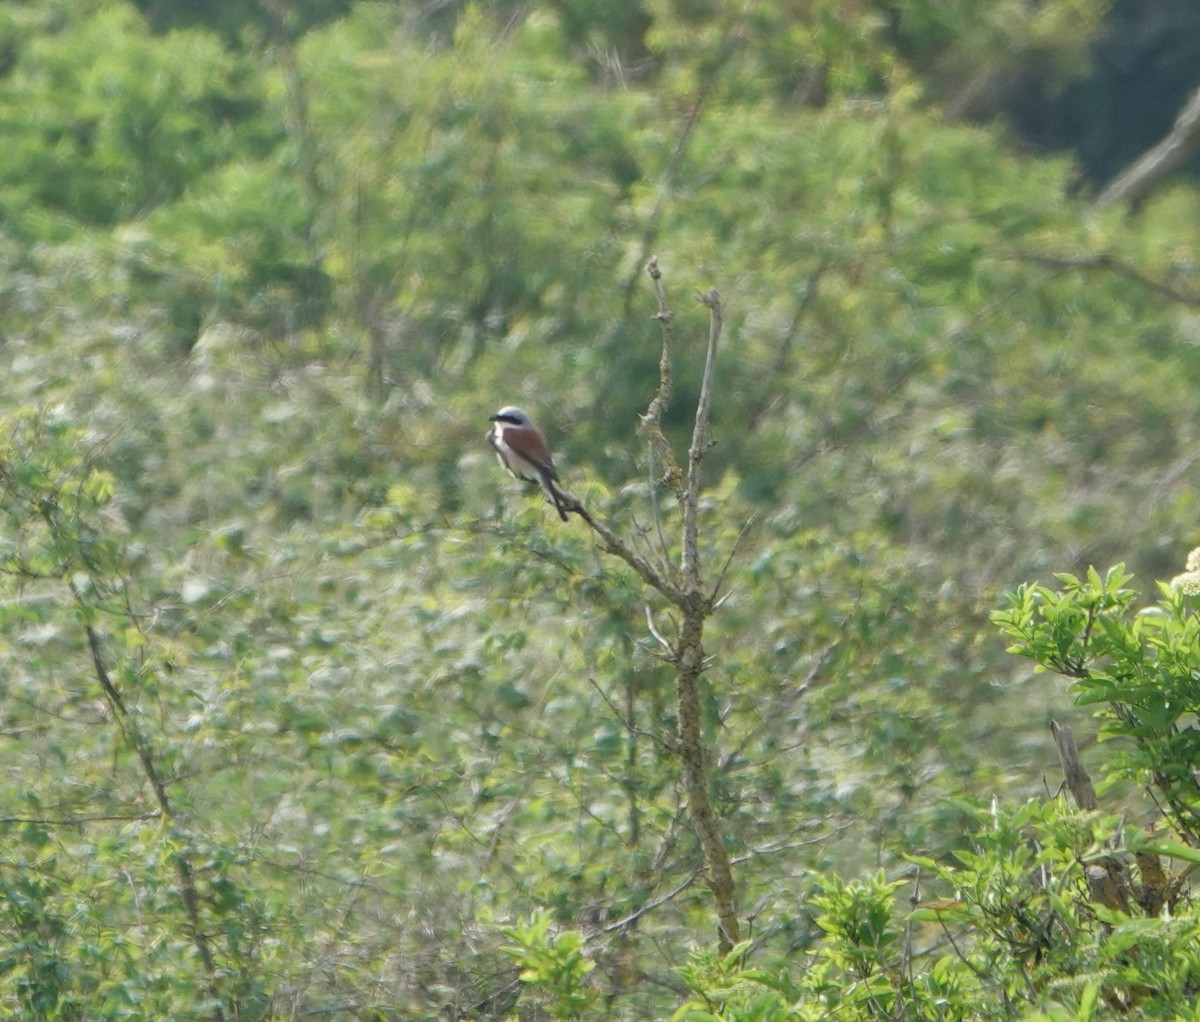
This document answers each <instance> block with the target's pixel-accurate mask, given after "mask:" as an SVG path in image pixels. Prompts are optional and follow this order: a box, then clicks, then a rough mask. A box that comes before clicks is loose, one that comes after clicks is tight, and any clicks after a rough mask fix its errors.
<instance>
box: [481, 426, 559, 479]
mask: <svg viewBox="0 0 1200 1022" xmlns="http://www.w3.org/2000/svg"><path fill="white" fill-rule="evenodd" d="M504 442H505V443H506V444H508V446H509V447H511V448H512V449H513V450H514V451H515V452H516V453H517V454H519V455H520V456H521V457H522V458H524V459H525V460H526V461H528V462H529V463H530V464H531V465H532V466H533V467H534V468H536V469H537V470H538V471H539V472H541V473H542V474H543V475H546V476H549V477H550V478H551V479H557V478H558V473H557V472H556V471H555V469H554V459H553V458H551V457H550V451H549V450H548V449H547V447H546V441H545V440H543V439H542V435H541V433H539V432H538V431H537V430H535V429H506V430H505V431H504ZM492 446H493V447H494V446H496V445H495V443H493V444H492Z"/></svg>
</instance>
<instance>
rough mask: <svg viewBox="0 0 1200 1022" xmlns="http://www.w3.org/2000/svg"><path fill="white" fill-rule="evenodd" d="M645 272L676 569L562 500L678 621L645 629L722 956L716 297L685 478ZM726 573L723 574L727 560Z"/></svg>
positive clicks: (727, 884) (667, 338)
mask: <svg viewBox="0 0 1200 1022" xmlns="http://www.w3.org/2000/svg"><path fill="white" fill-rule="evenodd" d="M646 269H647V272H648V273H649V275H650V279H651V281H652V282H653V285H654V291H655V294H656V296H657V298H658V312H657V314H656V316H655V318H656V319H657V320H658V323H659V326H660V327H661V331H662V353H661V356H660V358H659V382H658V390H657V392H656V393H655V395H654V398H653V400H651V402H650V405H649V407H648V408H647V410H646V412H645V414H644V415H643V416H642V429H643V430H644V432H645V433H646V435H647V437H648V438H649V440H650V443H651V445H652V447H653V448H654V451H655V453H656V454H657V456H658V458H659V459H660V461H661V462H662V465H663V475H662V478H661V480H660V481H661V483H662V485H664V486H665V487H667V488H668V489H669V490H670V491H671V492H672V493H673V494H674V496H675V499H676V502H677V504H678V507H679V515H680V526H681V536H680V555H679V559H678V562H677V563H676V562H675V561H673V560H670V559H669V558H668V556H667V554H666V551H665V550H664V551H663V553H662V555H661V556H655V557H652V558H647V557H643V556H641V555H640V554H638V553H636V552H635V551H634V550H633V549H631V548H630V547H629V546H628V545H627V544H626V543H625V542H624V541H623V540H622V539H621V538H620V537H619V536H618V535H617V534H616V533H614V532H613V531H612V530H611V529H610V528H609V527H608V526H607V525H606V524H605V523H604V522H602V521H601V520H599V519H597V518H596V517H594V516H593V515H592V514H591V512H589V511H588V509H587V508H585V507H584V506H583V504H582V503H580V501H579V500H577V499H576V498H574V497H571V496H570V495H568V494H564V495H563V507H564V508H565V510H567V511H569V512H573V513H575V514H577V515H579V517H580V518H582V519H583V520H584V521H585V522H586V523H587V524H588V526H589V527H590V528H591V529H592V531H593V532H595V533H596V534H597V536H599V537H600V540H601V542H602V544H603V549H604V551H605V552H606V553H609V554H612V555H613V556H614V557H618V558H620V559H621V560H623V561H624V562H625V563H626V564H627V565H629V567H631V568H632V569H633V570H634V571H635V572H637V574H638V575H639V576H640V577H641V578H642V580H643V581H644V582H645V583H646V584H647V585H649V586H650V587H651V588H652V589H654V590H655V591H656V592H658V593H659V594H660V595H661V596H662V597H663V598H664V599H665V600H667V602H668V603H670V604H671V605H672V606H673V607H674V608H675V610H676V612H677V613H678V615H679V622H678V628H677V629H676V632H675V635H674V636H673V637H671V638H667V637H665V636H664V635H663V634H662V633H661V632H660V631H659V630H658V629H656V628H655V627H654V625H653V622H651V630H652V631H653V633H654V635H655V638H656V639H657V640H658V642H659V643H660V645H661V647H662V653H661V655H662V657H663V658H664V659H665V660H666V661H668V662H669V663H671V664H672V665H673V666H674V669H675V691H676V697H677V699H678V710H679V718H678V719H679V724H678V734H677V736H676V737H677V742H676V749H677V751H678V754H679V759H680V763H681V766H682V772H683V781H684V788H685V790H686V792H687V800H688V812H689V814H690V816H691V819H692V823H693V826H694V827H695V829H696V834H697V837H698V838H699V841H700V847H701V849H702V851H703V855H704V871H705V874H706V875H707V879H708V884H709V889H710V891H711V892H712V896H713V901H714V904H715V908H716V914H717V939H718V946H719V948H720V951H721V953H722V954H725V953H728V952H729V951H730V950H732V948H733V946H734V945H735V944H736V943H737V942H738V941H739V939H740V934H741V928H740V926H739V923H738V913H737V897H736V887H735V884H734V880H733V871H732V869H731V866H730V858H729V852H728V850H727V849H726V847H725V842H724V839H723V836H722V833H721V826H720V821H719V819H718V817H717V813H716V811H715V809H714V808H713V804H712V800H711V798H710V797H709V790H708V760H709V755H708V750H707V749H706V748H705V743H704V738H703V731H702V728H701V715H700V696H699V685H700V678H701V675H702V674H703V673H704V667H705V652H704V626H705V623H706V622H707V620H708V618H709V617H710V616H711V615H712V614H713V613H714V611H715V610H716V609H717V607H718V605H719V603H720V589H721V585H722V582H723V580H724V572H725V568H722V569H721V571H719V572H717V573H716V576H715V578H713V579H712V580H711V581H708V580H706V578H705V573H704V571H703V570H702V568H701V558H700V539H699V506H700V466H701V463H702V462H703V460H704V455H705V453H706V452H707V451H708V450H709V448H710V447H711V446H712V440H711V439H710V438H709V407H710V402H711V399H712V389H713V376H714V372H715V368H716V358H717V345H718V342H719V340H720V337H721V326H722V318H721V298H720V295H719V294H718V293H717V291H716V289H715V288H713V289H711V290H709V291H708V292H707V293H705V294H700V295H698V296H697V297H698V300H699V301H700V303H701V304H702V305H704V307H705V308H707V309H708V349H707V354H706V356H705V363H704V376H703V381H702V383H701V387H700V396H699V398H698V400H697V402H696V416H695V423H694V425H693V428H692V439H691V444H690V445H689V447H688V452H687V465H686V471H685V470H684V469H682V468H680V465H679V462H678V461H677V460H676V458H675V454H674V451H673V450H672V449H671V444H670V442H669V441H668V439H667V437H666V435H665V434H664V433H663V428H662V419H663V414H664V412H665V410H666V407H667V405H668V403H669V401H670V398H671V386H672V375H671V359H672V342H673V339H674V335H673V328H672V323H671V320H672V316H671V311H670V308H669V307H668V305H667V301H666V297H665V295H664V293H663V288H662V282H661V276H662V273H661V270H660V269H659V266H658V260H657V258H655V257H652V258H651V259H650V261H649V263H648V265H647V268H646ZM725 567H728V561H726V565H725Z"/></svg>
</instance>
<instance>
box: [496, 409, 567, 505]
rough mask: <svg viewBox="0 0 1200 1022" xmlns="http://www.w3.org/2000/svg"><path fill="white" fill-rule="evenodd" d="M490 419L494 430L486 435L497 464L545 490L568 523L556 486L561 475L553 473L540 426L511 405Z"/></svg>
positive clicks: (552, 461) (563, 503)
mask: <svg viewBox="0 0 1200 1022" xmlns="http://www.w3.org/2000/svg"><path fill="white" fill-rule="evenodd" d="M489 419H490V421H491V423H492V427H491V429H489V430H488V431H487V442H488V443H489V444H491V445H492V449H493V450H494V451H495V452H496V460H497V461H498V462H500V464H501V465H503V466H504V467H505V468H506V469H508V470H509V472H511V473H512V474H513V475H514V476H516V477H517V478H518V479H527V480H528V481H529V482H532V483H537V484H538V485H539V486H540V487H541V488H542V489H543V490H545V491H546V496H547V497H549V498H550V503H552V504H553V505H554V510H555V511H557V512H558V516H559V518H561V519H562V520H563V521H564V522H565V521H566V520H567V512H566V505H565V498H564V497H563V495H562V494H561V493H560V492H559V490H558V487H556V486H555V485H554V483H555V482H556V481H557V479H558V472H556V471H555V469H554V459H553V458H551V457H550V449H549V448H548V447H547V446H546V441H545V439H544V438H543V437H542V434H541V432H540V431H539V430H538V428H537V426H535V425H534V424H533V423H532V422H531V421H530V420H529V416H528V415H526V414H525V413H524V412H523V411H521V409H520V408H515V407H513V406H512V405H507V406H505V407H504V408H501V409H500V411H498V412H497V413H496V414H495V415H492V416H489Z"/></svg>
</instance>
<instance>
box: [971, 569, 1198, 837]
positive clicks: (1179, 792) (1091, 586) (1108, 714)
mask: <svg viewBox="0 0 1200 1022" xmlns="http://www.w3.org/2000/svg"><path fill="white" fill-rule="evenodd" d="M1194 562H1195V555H1193V557H1192V558H1191V559H1190V560H1189V564H1188V568H1189V572H1191V571H1192V570H1193V569H1194V568H1195V563H1194ZM1058 578H1059V582H1060V583H1061V585H1062V588H1061V589H1060V590H1052V589H1049V588H1047V587H1045V586H1040V585H1033V586H1022V587H1021V588H1019V589H1018V590H1017V591H1016V592H1015V593H1014V594H1013V595H1012V596H1011V597H1010V598H1009V602H1008V606H1007V607H1005V608H1004V609H1003V610H1000V611H997V612H996V614H995V615H994V619H995V621H996V623H997V624H998V625H999V626H1000V630H1001V631H1002V633H1003V634H1004V635H1005V636H1007V637H1009V638H1010V639H1014V640H1016V641H1015V643H1014V645H1013V646H1012V647H1010V652H1014V653H1018V654H1020V655H1021V656H1025V657H1029V658H1030V659H1032V660H1034V661H1035V662H1037V663H1038V664H1039V666H1041V667H1043V668H1046V669H1049V670H1053V671H1056V672H1058V673H1060V674H1064V675H1066V676H1067V677H1069V678H1071V679H1073V680H1072V684H1071V687H1072V690H1073V691H1074V693H1075V696H1076V701H1077V702H1078V703H1079V705H1081V706H1096V707H1097V709H1096V714H1097V716H1098V717H1099V718H1100V719H1101V720H1102V721H1103V724H1102V727H1101V731H1100V734H1101V737H1104V738H1110V739H1123V740H1124V741H1123V742H1122V743H1121V744H1122V748H1121V750H1120V751H1119V752H1118V753H1116V754H1114V755H1113V756H1112V757H1111V759H1110V763H1111V774H1110V777H1111V779H1116V778H1122V777H1124V778H1131V779H1133V780H1135V781H1137V782H1138V783H1140V784H1147V785H1150V786H1152V787H1153V788H1154V789H1156V791H1157V794H1158V797H1159V799H1160V801H1161V804H1162V806H1163V809H1164V812H1165V813H1166V815H1167V818H1168V820H1169V822H1170V824H1171V827H1172V828H1173V829H1174V830H1175V831H1176V833H1178V834H1179V835H1180V836H1181V837H1183V838H1184V839H1185V840H1186V841H1187V842H1188V843H1189V844H1190V845H1192V846H1193V847H1200V783H1198V782H1197V779H1196V776H1195V774H1194V771H1193V769H1192V764H1194V763H1195V762H1196V758H1197V754H1198V753H1200V744H1198V742H1197V731H1196V728H1195V726H1194V724H1193V723H1192V722H1193V721H1195V719H1196V716H1197V714H1198V713H1200V699H1198V698H1197V691H1196V680H1195V679H1196V670H1197V666H1198V665H1200V618H1198V617H1197V615H1196V612H1195V609H1194V607H1193V605H1192V600H1191V596H1190V595H1189V593H1190V590H1191V589H1192V588H1193V587H1192V585H1191V575H1190V574H1185V575H1180V576H1179V577H1178V578H1177V579H1176V580H1175V582H1174V583H1172V584H1171V585H1165V584H1163V585H1160V587H1159V589H1160V595H1161V597H1162V599H1161V602H1160V603H1159V604H1157V605H1154V606H1150V607H1146V608H1143V609H1139V608H1138V606H1137V605H1138V602H1139V599H1140V594H1139V593H1138V592H1136V591H1135V590H1132V589H1130V588H1129V587H1128V583H1129V581H1130V578H1129V576H1128V575H1126V573H1125V571H1124V567H1123V566H1118V567H1116V568H1112V569H1110V570H1109V571H1108V572H1106V573H1105V574H1104V576H1103V577H1101V576H1100V574H1099V573H1098V572H1096V571H1095V569H1089V571H1088V573H1087V577H1086V578H1085V579H1079V578H1076V577H1074V576H1072V575H1065V574H1064V575H1060V576H1058Z"/></svg>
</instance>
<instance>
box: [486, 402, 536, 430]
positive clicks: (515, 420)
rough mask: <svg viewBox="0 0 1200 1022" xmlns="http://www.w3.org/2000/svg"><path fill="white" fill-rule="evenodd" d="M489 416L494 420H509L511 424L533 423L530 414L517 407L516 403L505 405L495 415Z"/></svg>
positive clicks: (526, 424) (529, 424)
mask: <svg viewBox="0 0 1200 1022" xmlns="http://www.w3.org/2000/svg"><path fill="white" fill-rule="evenodd" d="M488 418H489V419H490V420H491V421H492V422H507V423H508V424H509V425H510V426H531V425H533V423H531V422H530V421H529V416H528V415H526V414H525V413H524V412H523V411H521V409H520V408H518V407H516V405H505V406H504V407H503V408H501V409H500V411H498V412H497V413H496V414H495V415H491V416H488Z"/></svg>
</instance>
